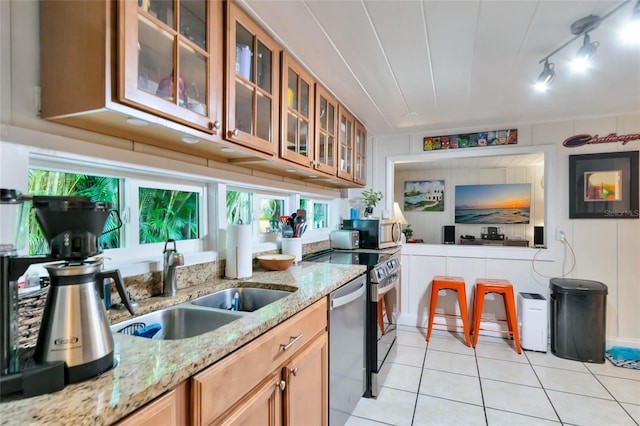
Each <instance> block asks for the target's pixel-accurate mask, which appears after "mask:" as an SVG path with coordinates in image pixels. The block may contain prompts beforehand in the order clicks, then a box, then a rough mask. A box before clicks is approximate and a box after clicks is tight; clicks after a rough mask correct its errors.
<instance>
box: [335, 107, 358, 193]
mask: <svg viewBox="0 0 640 426" xmlns="http://www.w3.org/2000/svg"><path fill="white" fill-rule="evenodd" d="M354 126H355V119H354V118H353V115H351V113H350V112H349V111H347V110H346V108H344V107H343V106H342V105H339V106H338V177H340V178H342V179H345V180H348V181H350V182H352V181H353V156H354V153H353V148H354V134H355V133H354Z"/></svg>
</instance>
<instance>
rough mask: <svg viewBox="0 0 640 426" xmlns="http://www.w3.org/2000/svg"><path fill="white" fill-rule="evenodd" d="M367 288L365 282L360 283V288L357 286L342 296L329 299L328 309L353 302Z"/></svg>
mask: <svg viewBox="0 0 640 426" xmlns="http://www.w3.org/2000/svg"><path fill="white" fill-rule="evenodd" d="M366 290H367V286H366V285H365V283H362V285H361V286H360V288H358V289H357V290H356V291H354V292H352V293H349V294H347V295H345V296H342V297H337V298H335V299H331V308H330V310H333V309H336V308H339V307H340V306H344V305H346V304H348V303H351V302H353V301H354V300H356V299H358V298H359V297H360V296H362V295H363V294H364V292H365V291H366Z"/></svg>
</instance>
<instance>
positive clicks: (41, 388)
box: [0, 361, 65, 401]
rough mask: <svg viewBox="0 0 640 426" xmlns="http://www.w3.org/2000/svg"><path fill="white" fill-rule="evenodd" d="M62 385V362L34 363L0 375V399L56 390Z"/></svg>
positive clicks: (63, 372) (63, 374)
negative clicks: (12, 372) (18, 370)
mask: <svg viewBox="0 0 640 426" xmlns="http://www.w3.org/2000/svg"><path fill="white" fill-rule="evenodd" d="M64 386H65V368H64V362H62V361H56V362H49V363H44V364H34V365H31V366H30V367H26V368H25V369H24V370H21V371H20V372H18V373H14V374H9V375H7V376H0V391H1V393H0V399H1V400H3V401H4V400H5V399H7V398H12V399H13V398H20V397H23V398H30V397H32V396H37V395H44V394H46V393H52V392H57V391H59V390H62V389H63V388H64Z"/></svg>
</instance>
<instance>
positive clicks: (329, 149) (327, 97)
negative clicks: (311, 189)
mask: <svg viewBox="0 0 640 426" xmlns="http://www.w3.org/2000/svg"><path fill="white" fill-rule="evenodd" d="M315 116H316V122H315V126H316V139H315V146H314V153H315V158H314V160H315V161H314V167H315V168H316V169H317V170H320V171H322V172H325V173H328V174H330V175H332V176H335V175H336V173H337V164H338V162H337V159H336V156H337V150H336V144H337V139H338V101H336V99H335V98H334V97H333V96H332V95H331V94H330V93H329V92H328V91H327V90H326V89H325V88H324V87H322V86H321V85H319V84H317V83H316V109H315Z"/></svg>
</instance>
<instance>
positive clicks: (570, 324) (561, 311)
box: [549, 278, 607, 363]
mask: <svg viewBox="0 0 640 426" xmlns="http://www.w3.org/2000/svg"><path fill="white" fill-rule="evenodd" d="M549 288H550V289H551V352H552V353H553V354H554V355H556V356H559V357H561V358H567V359H572V360H576V361H583V362H595V363H603V362H604V350H605V329H606V327H605V326H606V306H607V303H606V302H607V286H606V285H604V284H602V283H601V282H598V281H590V280H581V279H573V278H552V279H551V280H550V282H549Z"/></svg>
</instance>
